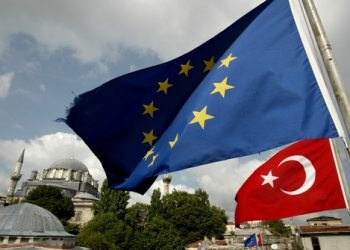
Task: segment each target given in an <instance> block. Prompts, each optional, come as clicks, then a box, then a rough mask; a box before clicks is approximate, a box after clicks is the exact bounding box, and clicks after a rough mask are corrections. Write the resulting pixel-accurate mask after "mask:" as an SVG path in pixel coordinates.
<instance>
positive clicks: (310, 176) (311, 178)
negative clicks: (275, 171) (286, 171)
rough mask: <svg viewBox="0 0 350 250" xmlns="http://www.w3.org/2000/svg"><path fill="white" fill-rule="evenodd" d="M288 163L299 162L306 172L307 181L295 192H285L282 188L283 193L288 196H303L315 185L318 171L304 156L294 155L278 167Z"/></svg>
mask: <svg viewBox="0 0 350 250" xmlns="http://www.w3.org/2000/svg"><path fill="white" fill-rule="evenodd" d="M287 161H297V162H299V163H300V164H301V165H302V166H303V168H304V171H305V181H304V183H303V185H301V187H299V188H298V189H296V190H294V191H286V190H283V189H282V188H281V191H282V192H283V193H285V194H288V195H298V194H302V193H304V192H306V191H307V190H309V189H310V188H311V187H312V185H313V184H314V183H315V178H316V170H315V167H314V166H313V164H312V162H311V161H310V160H309V159H308V158H306V157H304V156H301V155H293V156H289V157H287V158H286V159H284V160H283V161H282V162H281V163H280V164H279V165H278V167H279V166H281V165H282V164H283V163H285V162H287Z"/></svg>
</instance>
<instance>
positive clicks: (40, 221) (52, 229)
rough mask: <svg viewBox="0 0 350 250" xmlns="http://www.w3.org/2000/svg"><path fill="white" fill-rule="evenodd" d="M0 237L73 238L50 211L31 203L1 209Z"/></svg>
mask: <svg viewBox="0 0 350 250" xmlns="http://www.w3.org/2000/svg"><path fill="white" fill-rule="evenodd" d="M0 235H15V236H18V235H22V236H72V237H73V235H71V234H69V233H67V232H65V231H64V228H63V225H62V223H61V222H60V221H59V220H58V218H57V217H56V216H55V215H53V214H52V213H51V212H49V211H48V210H46V209H44V208H41V207H39V206H37V205H34V204H30V203H21V204H15V205H11V206H7V207H3V208H1V209H0Z"/></svg>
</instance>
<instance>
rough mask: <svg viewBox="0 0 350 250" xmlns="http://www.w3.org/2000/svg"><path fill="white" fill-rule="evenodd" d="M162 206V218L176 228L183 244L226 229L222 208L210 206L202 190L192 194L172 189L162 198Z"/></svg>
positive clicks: (225, 218) (217, 233) (218, 234)
mask: <svg viewBox="0 0 350 250" xmlns="http://www.w3.org/2000/svg"><path fill="white" fill-rule="evenodd" d="M163 206H164V214H163V217H164V219H165V220H167V221H169V222H170V223H171V224H173V225H174V227H175V228H176V229H177V231H178V232H179V235H180V237H181V239H182V244H183V245H184V244H187V243H190V242H194V241H196V240H199V239H203V238H204V236H208V237H212V236H215V237H220V236H221V235H222V234H223V233H224V232H225V230H226V222H227V216H226V215H225V212H224V210H222V209H219V208H216V207H212V206H210V202H209V199H208V194H207V193H206V192H205V191H203V190H200V189H199V190H197V191H196V192H195V193H194V194H189V193H186V192H181V191H174V192H173V193H171V194H169V195H167V196H165V197H164V198H163Z"/></svg>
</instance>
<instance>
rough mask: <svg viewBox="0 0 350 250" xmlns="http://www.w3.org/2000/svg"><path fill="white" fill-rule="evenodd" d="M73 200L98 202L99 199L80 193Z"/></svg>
mask: <svg viewBox="0 0 350 250" xmlns="http://www.w3.org/2000/svg"><path fill="white" fill-rule="evenodd" d="M73 199H81V200H95V201H98V200H99V199H98V198H97V197H95V196H93V195H92V194H89V193H86V192H78V193H77V194H76V195H75V196H74V197H73Z"/></svg>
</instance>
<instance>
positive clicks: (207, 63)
mask: <svg viewBox="0 0 350 250" xmlns="http://www.w3.org/2000/svg"><path fill="white" fill-rule="evenodd" d="M203 62H204V64H205V68H204V70H203V72H207V71H210V70H211V69H212V68H213V67H214V65H215V62H214V57H213V56H212V57H211V58H210V60H209V61H207V60H203Z"/></svg>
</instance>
